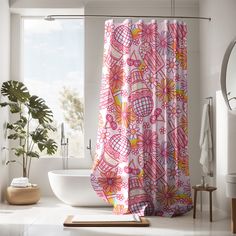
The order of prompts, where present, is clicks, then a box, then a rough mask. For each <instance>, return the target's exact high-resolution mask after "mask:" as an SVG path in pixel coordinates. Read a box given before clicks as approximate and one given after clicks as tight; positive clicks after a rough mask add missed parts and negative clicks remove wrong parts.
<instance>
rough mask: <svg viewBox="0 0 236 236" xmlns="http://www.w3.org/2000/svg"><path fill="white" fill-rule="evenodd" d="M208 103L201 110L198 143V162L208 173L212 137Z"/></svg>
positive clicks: (210, 160)
mask: <svg viewBox="0 0 236 236" xmlns="http://www.w3.org/2000/svg"><path fill="white" fill-rule="evenodd" d="M209 108H210V107H209V104H204V106H203V111H202V124H201V133H200V141H199V145H200V148H201V157H200V164H201V165H202V169H203V172H204V173H205V174H210V172H211V170H210V167H211V162H212V137H211V126H210V117H209Z"/></svg>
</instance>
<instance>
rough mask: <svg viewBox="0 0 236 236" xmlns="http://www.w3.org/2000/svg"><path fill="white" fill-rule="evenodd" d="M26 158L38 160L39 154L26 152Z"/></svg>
mask: <svg viewBox="0 0 236 236" xmlns="http://www.w3.org/2000/svg"><path fill="white" fill-rule="evenodd" d="M27 156H29V157H33V158H39V153H38V152H33V151H31V152H27Z"/></svg>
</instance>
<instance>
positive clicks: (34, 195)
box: [6, 186, 40, 205]
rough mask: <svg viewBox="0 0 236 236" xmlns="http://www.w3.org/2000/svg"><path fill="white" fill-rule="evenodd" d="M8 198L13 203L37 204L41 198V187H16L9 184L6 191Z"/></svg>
mask: <svg viewBox="0 0 236 236" xmlns="http://www.w3.org/2000/svg"><path fill="white" fill-rule="evenodd" d="M6 199H7V201H8V203H9V204H12V205H30V204H36V203H37V202H38V201H39V199H40V189H39V187H26V188H16V187H12V186H9V187H8V188H7V191H6Z"/></svg>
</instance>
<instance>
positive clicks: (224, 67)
mask: <svg viewBox="0 0 236 236" xmlns="http://www.w3.org/2000/svg"><path fill="white" fill-rule="evenodd" d="M235 44H236V38H235V39H234V40H233V41H232V42H231V43H230V44H229V46H228V47H227V49H226V51H225V54H224V58H223V61H222V65H221V76H220V84H221V91H222V95H223V98H224V100H225V103H226V105H227V107H228V109H229V110H230V111H232V108H231V106H230V104H229V99H228V95H227V89H226V75H227V67H228V62H229V58H230V55H231V53H232V50H233V48H234V46H235Z"/></svg>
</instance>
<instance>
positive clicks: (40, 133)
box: [30, 128, 48, 143]
mask: <svg viewBox="0 0 236 236" xmlns="http://www.w3.org/2000/svg"><path fill="white" fill-rule="evenodd" d="M30 136H31V137H32V140H33V142H34V143H37V142H42V141H43V142H45V141H47V138H48V131H47V130H46V129H42V128H37V129H36V130H34V131H33V132H31V133H30Z"/></svg>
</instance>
